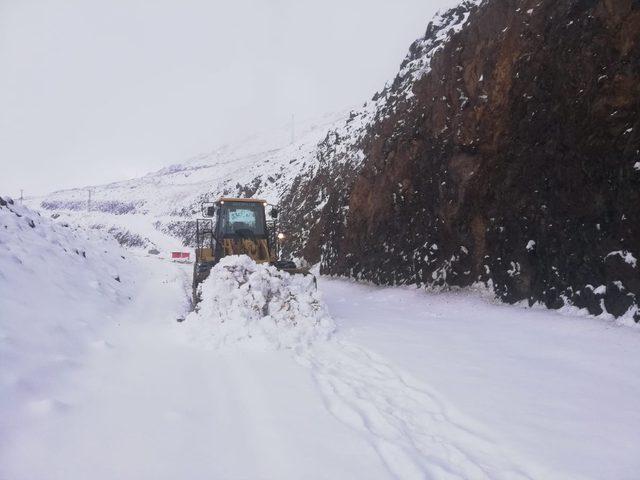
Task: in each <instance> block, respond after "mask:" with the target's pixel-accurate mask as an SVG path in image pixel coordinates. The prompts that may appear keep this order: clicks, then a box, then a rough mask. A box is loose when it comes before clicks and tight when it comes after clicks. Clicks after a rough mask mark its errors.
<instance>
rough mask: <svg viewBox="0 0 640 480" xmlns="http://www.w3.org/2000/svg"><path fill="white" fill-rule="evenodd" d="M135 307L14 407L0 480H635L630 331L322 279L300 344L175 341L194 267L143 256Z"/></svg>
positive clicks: (466, 298) (465, 298)
mask: <svg viewBox="0 0 640 480" xmlns="http://www.w3.org/2000/svg"><path fill="white" fill-rule="evenodd" d="M141 262H142V263H141V264H142V265H144V266H145V268H146V269H147V271H146V272H145V275H144V278H141V279H139V280H138V281H137V283H136V286H135V292H134V295H133V300H132V302H131V305H130V306H129V307H128V308H126V309H123V310H122V312H119V313H118V314H117V316H116V317H115V318H114V319H113V320H112V321H111V322H110V323H108V326H106V327H105V328H104V329H103V330H102V331H101V332H100V333H99V335H94V338H92V339H91V341H90V343H89V345H88V346H87V347H88V349H87V351H86V352H85V353H84V354H83V356H84V357H83V358H82V359H77V364H75V365H74V366H73V367H70V368H69V369H67V370H65V371H64V372H63V373H61V374H60V378H59V379H58V380H57V381H53V382H49V383H50V384H51V385H52V386H50V387H48V388H47V390H46V395H44V394H43V391H42V390H39V391H38V392H37V395H36V394H34V396H33V397H32V398H30V399H28V400H27V401H25V403H24V405H23V406H22V410H21V411H20V413H19V414H20V415H21V417H20V428H19V429H8V431H6V432H5V434H4V435H3V438H2V440H3V441H2V443H1V445H2V449H1V451H0V478H1V479H2V480H5V479H6V480H31V479H38V480H49V479H51V480H53V479H65V480H73V479H87V478H91V479H94V480H99V479H116V478H117V479H132V480H133V479H135V480H143V479H175V478H185V479H191V480H197V479H241V478H243V479H259V478H273V479H300V478H305V479H321V478H322V479H325V478H326V479H350V478H362V479H376V478H381V479H386V478H403V479H404V478H407V479H412V478H434V479H440V478H442V479H448V478H465V479H466V478H468V479H483V478H487V479H501V478H504V479H511V478H531V479H549V478H576V479H578V478H594V479H596V478H597V479H610V478H616V479H625V478H628V479H631V478H637V475H636V474H637V471H640V460H638V458H639V457H638V456H637V454H636V450H637V447H638V445H640V415H639V414H638V411H637V409H636V408H634V407H635V405H637V399H638V398H640V380H639V376H638V375H637V372H638V371H640V332H638V330H637V329H633V328H629V327H618V326H615V325H613V324H610V323H607V322H605V321H602V320H594V319H589V318H578V317H563V316H560V315H558V314H555V313H551V312H548V311H544V310H539V311H535V310H533V311H532V310H523V309H519V308H516V307H505V306H496V305H492V304H490V303H487V302H485V301H483V300H481V299H479V298H477V297H474V296H472V295H469V294H459V295H455V294H440V295H430V294H426V293H424V292H419V291H416V290H411V289H398V288H395V289H379V288H372V287H367V286H361V285H356V284H353V283H350V282H346V281H340V280H330V279H321V281H320V290H321V291H322V292H323V294H324V298H325V301H326V302H327V303H328V304H329V309H330V312H331V314H332V315H333V316H334V318H335V320H336V321H337V323H338V326H339V328H338V332H337V333H336V335H335V336H334V337H333V338H332V339H331V340H329V341H326V342H318V343H316V344H315V345H314V346H312V347H310V348H307V349H298V350H296V351H289V350H260V349H252V348H245V347H243V346H240V345H239V346H238V348H235V349H234V348H231V349H230V348H226V349H224V350H223V351H218V350H216V349H207V348H200V347H199V346H198V345H197V344H193V343H190V342H188V341H186V338H185V335H184V326H185V324H184V323H178V322H176V319H177V318H178V317H182V316H183V315H184V314H185V312H186V310H187V309H188V301H187V293H186V292H187V289H186V285H187V284H188V275H189V267H185V266H181V265H178V264H173V263H169V262H163V261H160V260H158V259H154V258H149V259H142V260H141Z"/></svg>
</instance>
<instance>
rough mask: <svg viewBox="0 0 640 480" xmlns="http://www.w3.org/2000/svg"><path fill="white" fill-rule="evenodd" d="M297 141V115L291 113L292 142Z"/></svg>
mask: <svg viewBox="0 0 640 480" xmlns="http://www.w3.org/2000/svg"><path fill="white" fill-rule="evenodd" d="M295 141H296V116H295V115H294V114H293V113H292V114H291V144H292V145H293V143H294V142H295Z"/></svg>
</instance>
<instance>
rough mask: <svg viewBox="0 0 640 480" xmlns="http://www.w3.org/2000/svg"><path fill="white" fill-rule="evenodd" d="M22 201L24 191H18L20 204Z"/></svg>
mask: <svg viewBox="0 0 640 480" xmlns="http://www.w3.org/2000/svg"><path fill="white" fill-rule="evenodd" d="M23 199H24V190H22V189H20V204H22V200H23Z"/></svg>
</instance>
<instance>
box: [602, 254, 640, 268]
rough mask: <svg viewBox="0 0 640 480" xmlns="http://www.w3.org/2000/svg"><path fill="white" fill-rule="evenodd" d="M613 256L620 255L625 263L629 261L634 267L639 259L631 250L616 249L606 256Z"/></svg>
mask: <svg viewBox="0 0 640 480" xmlns="http://www.w3.org/2000/svg"><path fill="white" fill-rule="evenodd" d="M611 256H618V257H620V258H622V259H623V260H624V261H625V263H628V264H629V265H631V266H632V267H633V268H636V265H637V263H638V260H637V259H636V257H635V256H634V255H633V253H631V252H629V251H627V250H616V251H614V252H610V253H608V254H607V255H606V256H605V258H609V257H611Z"/></svg>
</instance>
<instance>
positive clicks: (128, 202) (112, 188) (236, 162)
mask: <svg viewBox="0 0 640 480" xmlns="http://www.w3.org/2000/svg"><path fill="white" fill-rule="evenodd" d="M346 115H347V114H346V112H341V113H338V114H333V115H327V116H324V117H322V118H319V119H312V120H308V121H299V122H298V123H297V124H296V132H297V133H296V139H295V142H294V143H291V132H290V127H289V126H285V127H283V128H280V129H272V130H270V131H266V132H262V133H259V134H255V135H253V136H251V137H249V138H246V139H244V140H243V141H240V142H237V143H234V144H230V145H225V146H222V147H220V148H217V149H214V150H212V151H211V152H209V153H206V154H202V155H198V156H196V157H193V158H191V159H189V160H187V161H186V162H184V163H181V164H175V165H171V166H169V167H166V168H163V169H161V170H159V171H157V172H153V173H150V174H148V175H145V176H144V177H141V178H136V179H132V180H128V181H123V182H115V183H111V184H108V185H100V186H90V187H84V188H77V189H72V190H64V191H59V192H54V193H52V194H51V195H47V196H45V197H42V198H40V197H39V198H31V199H29V200H28V201H27V202H28V204H29V205H31V206H33V207H34V208H39V209H43V210H44V211H45V212H47V214H49V215H53V216H54V217H55V218H57V219H58V220H59V221H64V222H72V223H74V224H77V225H82V226H85V227H88V228H94V229H100V230H104V231H108V232H110V233H111V234H112V235H113V236H115V237H116V238H120V239H121V240H122V243H123V244H125V245H127V246H133V247H142V248H146V249H149V248H152V247H156V248H159V249H160V250H161V251H167V250H171V249H179V248H180V246H181V245H182V243H183V240H184V239H188V238H189V237H190V235H191V231H190V230H189V223H188V222H189V221H190V220H193V219H195V218H197V217H199V216H200V203H201V202H202V201H203V200H207V199H209V200H215V199H216V198H218V197H219V196H221V195H241V196H257V197H262V198H265V199H266V200H268V201H270V202H273V203H277V202H278V201H279V199H280V198H281V196H282V194H283V192H284V191H285V190H286V189H287V188H288V186H289V185H290V184H291V182H292V180H293V179H294V178H295V177H296V176H297V175H299V173H300V172H301V171H302V170H304V169H307V168H309V167H310V166H311V165H312V164H313V163H314V162H315V151H316V146H317V144H318V142H319V141H320V140H321V139H322V138H324V137H325V136H326V135H327V131H328V130H329V129H330V128H333V127H335V126H336V125H341V124H342V123H343V122H344V118H345V116H346ZM89 191H91V202H90V203H89Z"/></svg>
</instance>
